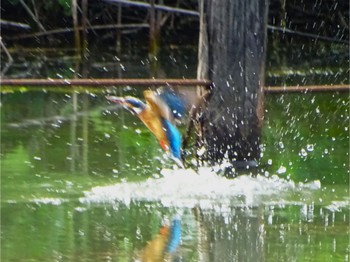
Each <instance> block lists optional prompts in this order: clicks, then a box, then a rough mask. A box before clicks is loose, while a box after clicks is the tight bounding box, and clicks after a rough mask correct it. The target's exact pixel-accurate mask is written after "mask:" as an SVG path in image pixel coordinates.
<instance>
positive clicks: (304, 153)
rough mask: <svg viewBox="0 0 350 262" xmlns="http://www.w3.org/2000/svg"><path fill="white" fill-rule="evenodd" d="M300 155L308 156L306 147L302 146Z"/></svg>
mask: <svg viewBox="0 0 350 262" xmlns="http://www.w3.org/2000/svg"><path fill="white" fill-rule="evenodd" d="M299 156H302V157H306V156H307V152H306V150H305V149H304V148H302V149H301V150H300V152H299Z"/></svg>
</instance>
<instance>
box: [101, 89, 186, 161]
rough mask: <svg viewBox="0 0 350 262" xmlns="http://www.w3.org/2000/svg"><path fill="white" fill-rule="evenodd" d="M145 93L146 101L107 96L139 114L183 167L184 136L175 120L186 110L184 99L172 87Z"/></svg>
mask: <svg viewBox="0 0 350 262" xmlns="http://www.w3.org/2000/svg"><path fill="white" fill-rule="evenodd" d="M143 94H144V97H145V100H146V103H144V102H143V101H141V100H140V99H138V98H135V97H131V96H127V97H117V96H107V97H106V98H107V99H108V100H109V101H111V102H114V103H118V104H121V105H123V106H124V107H125V108H126V109H128V110H129V111H131V112H132V113H133V114H135V115H137V116H138V117H139V118H140V120H141V121H142V122H143V123H144V124H145V125H146V127H147V128H148V129H149V130H150V131H151V132H152V133H153V134H154V135H155V137H156V138H157V140H158V141H159V144H160V146H161V147H162V148H163V149H164V150H165V151H167V152H170V155H171V157H172V159H173V160H174V161H175V163H176V164H177V165H178V166H180V167H183V163H182V161H181V143H182V138H181V134H180V132H179V130H178V129H177V128H176V125H175V120H176V119H180V118H181V117H182V116H183V114H184V112H185V110H186V105H185V102H184V100H183V99H182V97H180V96H179V95H178V94H176V93H175V92H173V91H172V90H170V89H169V90H165V91H163V92H161V93H158V92H155V91H151V90H146V91H144V93H143Z"/></svg>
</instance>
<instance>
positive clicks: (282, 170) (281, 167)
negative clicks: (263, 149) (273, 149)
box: [276, 166, 287, 175]
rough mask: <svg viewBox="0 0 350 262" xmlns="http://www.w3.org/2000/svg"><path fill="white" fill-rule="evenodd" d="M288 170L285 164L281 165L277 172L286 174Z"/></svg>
mask: <svg viewBox="0 0 350 262" xmlns="http://www.w3.org/2000/svg"><path fill="white" fill-rule="evenodd" d="M286 171H287V168H286V167H284V166H280V168H279V169H278V170H277V172H276V173H277V174H279V175H280V174H284V173H286Z"/></svg>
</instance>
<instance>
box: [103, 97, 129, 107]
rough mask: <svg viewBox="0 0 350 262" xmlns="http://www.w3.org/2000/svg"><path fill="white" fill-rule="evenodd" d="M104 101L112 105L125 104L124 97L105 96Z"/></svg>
mask: <svg viewBox="0 0 350 262" xmlns="http://www.w3.org/2000/svg"><path fill="white" fill-rule="evenodd" d="M106 99H108V100H109V101H111V102H113V103H117V104H121V105H124V104H125V98H124V97H119V96H106Z"/></svg>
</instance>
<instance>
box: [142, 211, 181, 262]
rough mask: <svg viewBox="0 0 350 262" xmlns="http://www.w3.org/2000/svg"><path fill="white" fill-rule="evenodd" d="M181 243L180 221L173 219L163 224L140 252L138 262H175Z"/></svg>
mask: <svg viewBox="0 0 350 262" xmlns="http://www.w3.org/2000/svg"><path fill="white" fill-rule="evenodd" d="M180 241H181V221H180V219H179V218H174V219H173V220H172V222H171V225H169V223H166V222H165V223H164V224H163V225H162V227H161V228H160V230H159V233H158V234H157V235H156V236H155V237H154V238H153V239H152V240H151V241H150V242H148V244H147V246H146V247H145V248H144V250H142V254H141V256H140V257H141V258H140V260H141V261H142V262H158V261H177V260H178V258H176V256H178V254H176V253H175V252H176V251H177V249H178V247H179V245H180Z"/></svg>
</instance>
